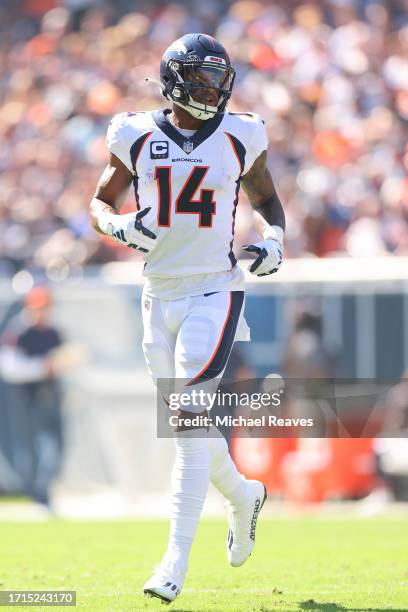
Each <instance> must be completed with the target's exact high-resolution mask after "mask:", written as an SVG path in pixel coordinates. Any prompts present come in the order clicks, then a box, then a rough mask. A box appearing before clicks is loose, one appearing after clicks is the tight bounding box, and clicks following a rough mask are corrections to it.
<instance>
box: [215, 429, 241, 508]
mask: <svg viewBox="0 0 408 612" xmlns="http://www.w3.org/2000/svg"><path fill="white" fill-rule="evenodd" d="M209 436H211V437H209V438H208V443H209V447H210V453H211V475H210V479H211V482H212V484H213V485H214V486H215V488H216V489H218V491H219V492H220V493H221V494H222V495H223V496H224V497H225V498H226V499H228V501H230V502H231V504H232V505H233V506H234V507H238V506H239V505H240V504H241V503H242V501H243V500H244V499H245V497H246V480H245V477H244V476H242V474H240V473H239V472H238V470H237V467H236V465H235V463H234V462H233V460H232V458H231V455H230V454H229V450H228V444H227V443H226V441H225V438H224V436H223V435H222V434H221V432H220V431H219V429H217V428H216V427H214V425H212V426H211V429H210V432H209Z"/></svg>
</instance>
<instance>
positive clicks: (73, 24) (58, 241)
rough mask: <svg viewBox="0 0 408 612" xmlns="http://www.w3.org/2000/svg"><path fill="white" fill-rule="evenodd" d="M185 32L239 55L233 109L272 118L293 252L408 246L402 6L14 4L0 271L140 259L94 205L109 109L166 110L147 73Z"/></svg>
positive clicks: (2, 83) (4, 89) (348, 0)
mask: <svg viewBox="0 0 408 612" xmlns="http://www.w3.org/2000/svg"><path fill="white" fill-rule="evenodd" d="M189 31H205V32H208V33H211V34H213V35H215V36H216V37H218V38H220V39H221V41H222V42H223V44H224V45H225V46H226V48H227V50H228V51H229V53H230V56H231V59H232V63H233V65H234V66H235V68H236V70H237V79H236V85H235V90H234V94H233V98H232V101H231V105H230V110H243V109H244V110H250V111H253V112H258V113H260V114H261V115H262V116H263V117H264V119H265V120H266V123H267V127H268V132H269V138H270V150H269V166H270V168H271V170H272V174H273V177H274V180H275V183H276V185H277V189H278V192H279V193H280V196H281V198H282V201H283V202H284V204H285V207H286V211H287V226H288V231H287V242H286V252H287V255H288V256H290V257H300V256H305V255H312V256H319V257H324V256H333V255H337V254H339V253H341V254H345V255H349V256H372V255H373V256H376V255H382V254H386V253H390V254H395V255H400V254H408V231H407V228H408V225H407V224H408V180H407V169H408V148H407V144H406V143H407V141H408V138H407V136H408V130H407V120H408V11H407V2H406V1H405V0H390V1H389V2H387V3H383V2H378V1H372V0H360V1H357V0H355V1H352V0H327V1H322V2H307V3H302V2H295V1H286V2H268V1H262V0H238V1H232V2H222V0H207V1H206V2H197V3H187V2H185V3H183V2H177V3H176V2H174V3H170V4H169V3H164V2H160V1H149V2H148V1H143V0H141V1H136V0H133V1H131V0H117V1H115V2H113V1H107V0H105V1H102V0H65V1H64V0H60V1H57V0H25V1H21V2H17V3H16V2H13V1H12V0H3V1H2V2H1V5H0V66H1V68H0V87H1V89H0V143H1V146H0V169H1V174H0V228H1V233H0V273H3V274H13V273H14V272H16V271H17V270H19V269H21V268H26V267H28V268H31V269H34V270H35V269H43V268H44V269H46V270H47V274H48V277H49V278H50V279H51V280H58V279H61V280H62V279H63V278H65V277H66V276H67V275H68V274H69V273H70V272H74V273H75V271H80V270H81V269H82V267H83V266H84V264H89V263H101V262H104V261H107V260H111V259H122V258H132V257H135V255H134V253H133V252H130V250H129V249H123V248H122V247H119V246H118V245H116V244H114V243H113V242H111V241H109V240H103V239H102V240H101V239H100V237H98V236H97V235H96V234H95V233H94V232H93V231H92V230H91V228H90V226H89V224H88V219H87V208H88V203H89V201H90V198H91V196H92V194H93V191H94V188H95V184H96V182H97V179H98V177H99V175H100V173H101V170H102V168H103V165H104V160H105V156H106V150H105V133H106V128H107V125H108V122H109V120H110V117H111V116H112V115H113V114H115V113H117V112H121V111H125V110H135V109H149V108H158V107H160V106H166V104H167V103H166V102H165V101H164V99H163V98H162V97H161V96H160V95H159V94H158V92H157V89H156V88H155V87H154V86H152V85H151V84H148V83H146V82H145V81H144V79H145V77H146V76H153V77H157V73H158V67H159V60H160V57H161V55H162V52H163V50H164V49H165V48H166V46H167V45H168V44H169V43H170V42H172V41H173V40H174V39H176V38H177V37H178V36H180V35H182V34H184V33H186V32H189ZM244 201H245V199H244V198H242V204H241V212H240V223H239V225H238V232H239V233H238V236H237V244H238V245H240V244H243V243H248V242H249V241H250V240H251V237H252V236H251V232H253V230H252V228H251V213H250V209H249V206H246V204H245V203H244ZM128 205H129V206H131V200H129V203H128ZM136 257H137V255H136Z"/></svg>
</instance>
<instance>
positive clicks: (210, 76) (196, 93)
mask: <svg viewBox="0 0 408 612" xmlns="http://www.w3.org/2000/svg"><path fill="white" fill-rule="evenodd" d="M185 80H186V81H188V82H189V83H190V91H191V96H192V98H193V100H195V102H199V103H200V104H207V105H208V106H217V104H218V101H219V98H220V89H223V88H224V87H228V85H229V83H228V82H227V81H228V80H229V75H228V73H227V72H226V71H225V70H224V69H222V68H197V67H195V66H191V67H188V66H187V67H186V74H185Z"/></svg>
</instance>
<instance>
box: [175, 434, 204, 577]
mask: <svg viewBox="0 0 408 612" xmlns="http://www.w3.org/2000/svg"><path fill="white" fill-rule="evenodd" d="M198 432H199V430H192V431H190V432H189V431H183V432H178V433H177V434H175V438H174V440H175V444H176V460H175V462H174V466H173V471H172V475H171V514H170V537H169V544H168V548H167V553H166V555H169V556H171V558H172V559H175V560H177V561H178V562H179V563H180V564H181V566H182V567H184V569H187V565H188V557H189V554H190V549H191V545H192V543H193V539H194V536H195V533H196V529H197V526H198V522H199V520H200V515H201V511H202V509H203V505H204V501H205V498H206V495H207V491H208V483H209V481H210V461H211V459H210V451H209V444H208V439H207V438H206V437H203V438H195V437H192V435H196V436H197V435H198ZM191 434H192V435H191Z"/></svg>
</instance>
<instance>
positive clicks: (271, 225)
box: [253, 191, 286, 243]
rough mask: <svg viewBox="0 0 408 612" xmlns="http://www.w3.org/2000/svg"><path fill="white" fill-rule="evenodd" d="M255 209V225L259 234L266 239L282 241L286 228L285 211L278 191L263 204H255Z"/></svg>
mask: <svg viewBox="0 0 408 612" xmlns="http://www.w3.org/2000/svg"><path fill="white" fill-rule="evenodd" d="M253 210H254V225H255V228H256V229H257V231H258V232H259V234H260V235H261V236H262V237H263V238H264V239H266V238H276V239H277V240H279V242H280V243H282V242H283V236H284V232H285V228H286V221H285V212H284V210H283V206H282V203H281V201H280V200H279V197H278V195H277V194H276V191H275V193H274V195H273V196H272V197H270V198H267V199H266V200H265V201H264V202H263V203H262V204H260V205H258V206H253Z"/></svg>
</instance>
